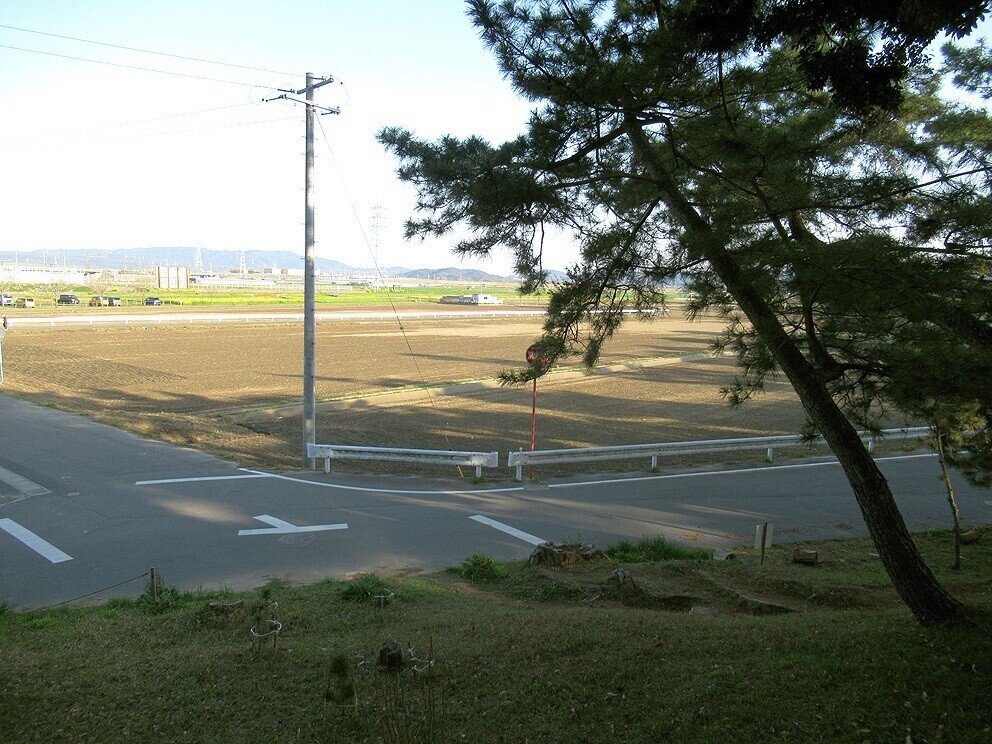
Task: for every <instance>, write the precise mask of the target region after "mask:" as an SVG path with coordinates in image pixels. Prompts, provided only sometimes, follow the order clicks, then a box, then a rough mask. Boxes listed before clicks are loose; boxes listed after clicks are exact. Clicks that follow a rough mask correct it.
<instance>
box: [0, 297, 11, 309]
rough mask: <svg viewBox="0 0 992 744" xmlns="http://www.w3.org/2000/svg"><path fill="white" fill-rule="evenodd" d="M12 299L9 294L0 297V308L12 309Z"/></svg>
mask: <svg viewBox="0 0 992 744" xmlns="http://www.w3.org/2000/svg"><path fill="white" fill-rule="evenodd" d="M13 306H14V298H13V297H11V296H10V295H9V294H5V295H0V307H13Z"/></svg>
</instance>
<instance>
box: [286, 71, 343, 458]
mask: <svg viewBox="0 0 992 744" xmlns="http://www.w3.org/2000/svg"><path fill="white" fill-rule="evenodd" d="M332 82H334V79H333V78H330V77H328V78H324V79H322V80H319V81H317V82H314V76H313V73H310V72H308V73H307V85H306V87H305V88H304V89H303V90H301V91H295V92H296V94H297V95H299V94H300V93H305V94H306V105H305V106H304V109H306V137H307V150H306V166H305V176H304V178H305V185H304V189H303V191H304V200H305V206H304V220H305V222H304V229H303V233H304V235H303V242H304V244H303V467H304V468H305V469H307V470H313V469H314V459H313V458H312V457H310V452H309V445H311V444H315V443H316V441H317V321H316V317H315V316H316V274H317V272H316V264H315V261H314V255H313V252H314V243H315V242H316V231H315V226H314V206H313V166H314V158H313V123H314V113H315V112H314V109H315V108H316V106H315V105H314V102H313V92H314V91H315V90H316V89H317V88H319V87H321V86H322V85H327V84H329V83H332ZM328 113H332V111H328ZM333 113H336V111H333Z"/></svg>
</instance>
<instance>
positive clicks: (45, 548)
mask: <svg viewBox="0 0 992 744" xmlns="http://www.w3.org/2000/svg"><path fill="white" fill-rule="evenodd" d="M0 530H3V531H4V532H6V533H7V534H9V535H11V536H12V537H14V538H16V539H17V540H20V541H21V542H22V543H24V544H25V545H27V546H28V547H29V548H31V550H33V551H34V552H35V553H38V554H39V555H41V556H43V557H45V558H47V559H48V560H50V561H51V562H52V563H64V562H65V561H71V560H72V556H71V555H68V554H66V553H63V552H62V551H61V550H59V549H58V548H56V547H55V546H54V545H52V544H51V543H50V542H48V541H46V540H42V539H41V538H40V537H38V536H37V535H36V534H34V533H33V532H32V531H31V530H29V529H27V528H26V527H22V526H21V525H19V524H18V523H17V522H15V521H14V520H13V519H0Z"/></svg>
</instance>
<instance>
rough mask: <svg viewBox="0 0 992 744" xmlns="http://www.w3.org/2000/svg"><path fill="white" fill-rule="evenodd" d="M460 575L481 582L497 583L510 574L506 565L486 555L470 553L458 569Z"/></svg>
mask: <svg viewBox="0 0 992 744" xmlns="http://www.w3.org/2000/svg"><path fill="white" fill-rule="evenodd" d="M458 575H459V576H461V577H462V578H463V579H467V580H468V581H474V582H476V583H479V584H496V583H498V582H500V581H502V580H503V579H505V578H507V577H508V576H509V575H510V572H509V571H507V570H506V566H504V565H503V564H502V563H497V562H496V561H494V560H493V559H492V558H490V557H489V556H486V555H478V554H476V555H470V556H469V557H468V558H466V559H465V561H464V562H463V563H462V565H461V568H459V569H458Z"/></svg>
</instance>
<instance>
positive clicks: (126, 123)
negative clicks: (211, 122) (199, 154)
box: [0, 101, 260, 144]
mask: <svg viewBox="0 0 992 744" xmlns="http://www.w3.org/2000/svg"><path fill="white" fill-rule="evenodd" d="M259 103H260V102H257V101H247V102H245V103H233V104H231V105H230V106H217V107H216V108H208V109H200V110H199V111H186V112H184V113H181V114H169V115H168V116H156V117H154V118H152V119H135V120H134V121H121V122H117V123H116V124H102V125H100V126H98V127H87V128H86V129H70V130H67V131H62V132H49V133H47V134H31V135H27V136H25V137H11V138H10V139H5V140H0V144H6V143H8V142H24V141H26V140H34V139H44V138H46V137H65V136H67V135H70V134H84V133H86V132H96V131H100V130H101V129H116V128H117V127H129V126H133V125H135V124H151V123H152V122H156V121H167V120H168V119H180V118H182V117H184V116H196V115H198V114H209V113H213V112H214V111H227V110H228V109H233V108H241V107H243V106H257V105H258V104H259Z"/></svg>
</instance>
